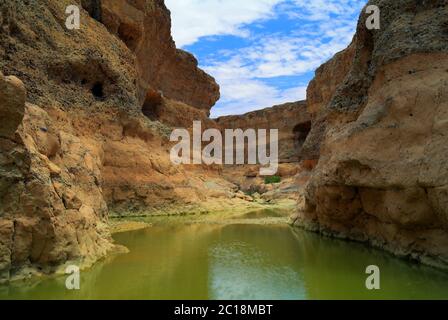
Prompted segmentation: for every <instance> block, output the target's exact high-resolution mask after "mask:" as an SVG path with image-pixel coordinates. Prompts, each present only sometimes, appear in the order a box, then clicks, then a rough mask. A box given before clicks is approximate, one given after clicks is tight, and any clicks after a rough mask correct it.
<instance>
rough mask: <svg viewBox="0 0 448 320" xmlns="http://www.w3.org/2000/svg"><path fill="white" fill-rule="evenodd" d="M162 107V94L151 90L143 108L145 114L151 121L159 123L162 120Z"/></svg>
mask: <svg viewBox="0 0 448 320" xmlns="http://www.w3.org/2000/svg"><path fill="white" fill-rule="evenodd" d="M162 107H163V98H162V94H161V93H160V92H158V91H155V90H152V89H149V90H148V93H147V94H146V98H145V102H144V103H143V106H142V112H143V114H144V115H145V116H146V117H147V118H149V119H150V120H152V121H157V120H159V118H160V115H161V111H162Z"/></svg>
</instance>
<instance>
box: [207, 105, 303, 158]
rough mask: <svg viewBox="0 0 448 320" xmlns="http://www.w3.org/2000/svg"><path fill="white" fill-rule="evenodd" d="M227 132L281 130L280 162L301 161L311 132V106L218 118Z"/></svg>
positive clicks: (259, 111)
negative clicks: (232, 130) (309, 107)
mask: <svg viewBox="0 0 448 320" xmlns="http://www.w3.org/2000/svg"><path fill="white" fill-rule="evenodd" d="M216 122H217V123H218V124H219V125H220V126H221V127H222V128H223V129H243V130H247V129H255V130H258V129H268V130H269V129H278V130H279V135H278V137H279V142H278V144H279V161H280V162H282V163H288V162H298V161H299V160H300V159H299V155H300V154H301V151H302V146H303V144H304V142H305V140H306V138H307V136H308V134H309V132H310V129H311V117H310V114H309V113H308V111H307V103H306V102H305V101H299V102H294V103H286V104H283V105H279V106H274V107H272V108H267V109H263V110H258V111H253V112H249V113H247V114H244V115H240V116H226V117H220V118H218V119H216Z"/></svg>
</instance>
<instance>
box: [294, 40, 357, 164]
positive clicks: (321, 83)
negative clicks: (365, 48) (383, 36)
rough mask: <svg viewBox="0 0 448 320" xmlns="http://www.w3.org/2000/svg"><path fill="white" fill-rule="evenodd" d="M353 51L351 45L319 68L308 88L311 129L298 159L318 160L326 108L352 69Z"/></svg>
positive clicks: (325, 127) (323, 133)
mask: <svg viewBox="0 0 448 320" xmlns="http://www.w3.org/2000/svg"><path fill="white" fill-rule="evenodd" d="M354 49H355V47H354V44H353V43H352V45H350V46H349V47H348V48H347V49H345V50H344V51H342V52H340V53H338V54H336V55H335V56H334V57H333V59H331V60H330V61H328V62H327V63H325V64H324V65H322V66H321V67H319V68H318V69H317V70H316V76H315V78H314V79H313V80H312V81H311V82H310V84H309V86H308V89H307V108H308V112H309V113H310V115H311V119H312V127H311V131H310V133H309V135H308V136H307V138H306V141H305V143H304V144H303V147H302V150H301V152H300V158H302V159H304V160H316V159H319V156H320V146H321V143H322V140H323V139H324V136H325V132H326V129H327V115H328V112H327V108H326V107H327V105H328V104H329V103H330V101H331V99H332V98H333V96H334V94H335V93H336V90H337V88H338V87H339V85H340V84H341V83H342V82H343V81H344V79H345V77H346V76H347V74H348V72H349V71H350V69H351V67H352V62H353V58H354V54H355V50H354Z"/></svg>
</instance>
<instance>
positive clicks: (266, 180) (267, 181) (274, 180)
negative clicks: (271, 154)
mask: <svg viewBox="0 0 448 320" xmlns="http://www.w3.org/2000/svg"><path fill="white" fill-rule="evenodd" d="M281 181H282V178H280V177H279V176H270V177H266V178H264V184H274V183H280V182H281Z"/></svg>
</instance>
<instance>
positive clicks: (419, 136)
mask: <svg viewBox="0 0 448 320" xmlns="http://www.w3.org/2000/svg"><path fill="white" fill-rule="evenodd" d="M369 4H374V5H377V6H378V7H379V8H380V10H381V29H380V30H368V29H367V28H366V24H365V22H366V18H367V16H366V14H365V13H363V14H361V17H360V20H359V23H358V28H357V33H356V35H355V38H354V41H353V43H352V45H351V46H350V48H348V49H347V50H346V51H344V52H342V53H341V54H338V55H337V56H336V57H335V58H334V59H333V60H332V61H330V62H329V63H327V64H325V65H324V66H323V67H322V68H320V69H319V70H318V72H317V74H316V79H315V80H314V81H313V82H312V84H311V86H310V88H309V91H308V100H309V104H310V105H309V107H310V108H311V109H312V110H311V112H312V111H314V110H316V111H317V114H318V117H317V118H318V119H319V121H315V122H313V128H312V130H311V133H310V135H309V139H314V141H317V142H319V144H320V148H319V152H318V154H319V156H320V159H319V164H318V166H317V168H316V170H315V172H314V173H313V176H312V178H311V181H310V182H309V184H308V186H307V188H306V192H305V202H304V205H303V206H300V207H299V210H298V213H297V214H296V215H295V216H294V217H293V220H292V222H293V224H294V225H296V226H301V227H305V228H307V229H310V230H314V231H318V232H321V233H323V234H327V235H332V236H336V237H341V238H348V239H352V240H357V241H363V242H369V243H370V244H372V245H374V246H377V247H381V248H384V249H386V250H388V251H390V252H393V253H395V254H397V255H399V256H403V257H408V258H412V259H416V260H419V261H421V262H423V263H426V264H430V265H434V266H438V267H443V268H447V267H448V229H447V228H448V224H447V221H448V218H447V217H448V212H447V208H448V206H447V201H448V189H447V186H448V164H447V161H446V160H447V159H448V147H447V144H446V136H447V134H448V126H447V124H448V112H447V110H448V28H447V26H448V6H447V3H446V1H443V0H440V1H437V0H434V1H415V0H394V1H392V0H372V1H370V2H369ZM331 75H344V77H337V78H332V77H331ZM325 87H327V88H330V90H328V92H327V94H326V96H323V95H322V88H325ZM313 101H314V102H313ZM322 124H323V125H322ZM315 126H316V128H314V127H315ZM313 132H316V133H319V134H313ZM306 143H307V142H306ZM306 143H305V144H306ZM311 145H315V142H312V143H311ZM315 151H316V150H315ZM315 155H316V153H315Z"/></svg>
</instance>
